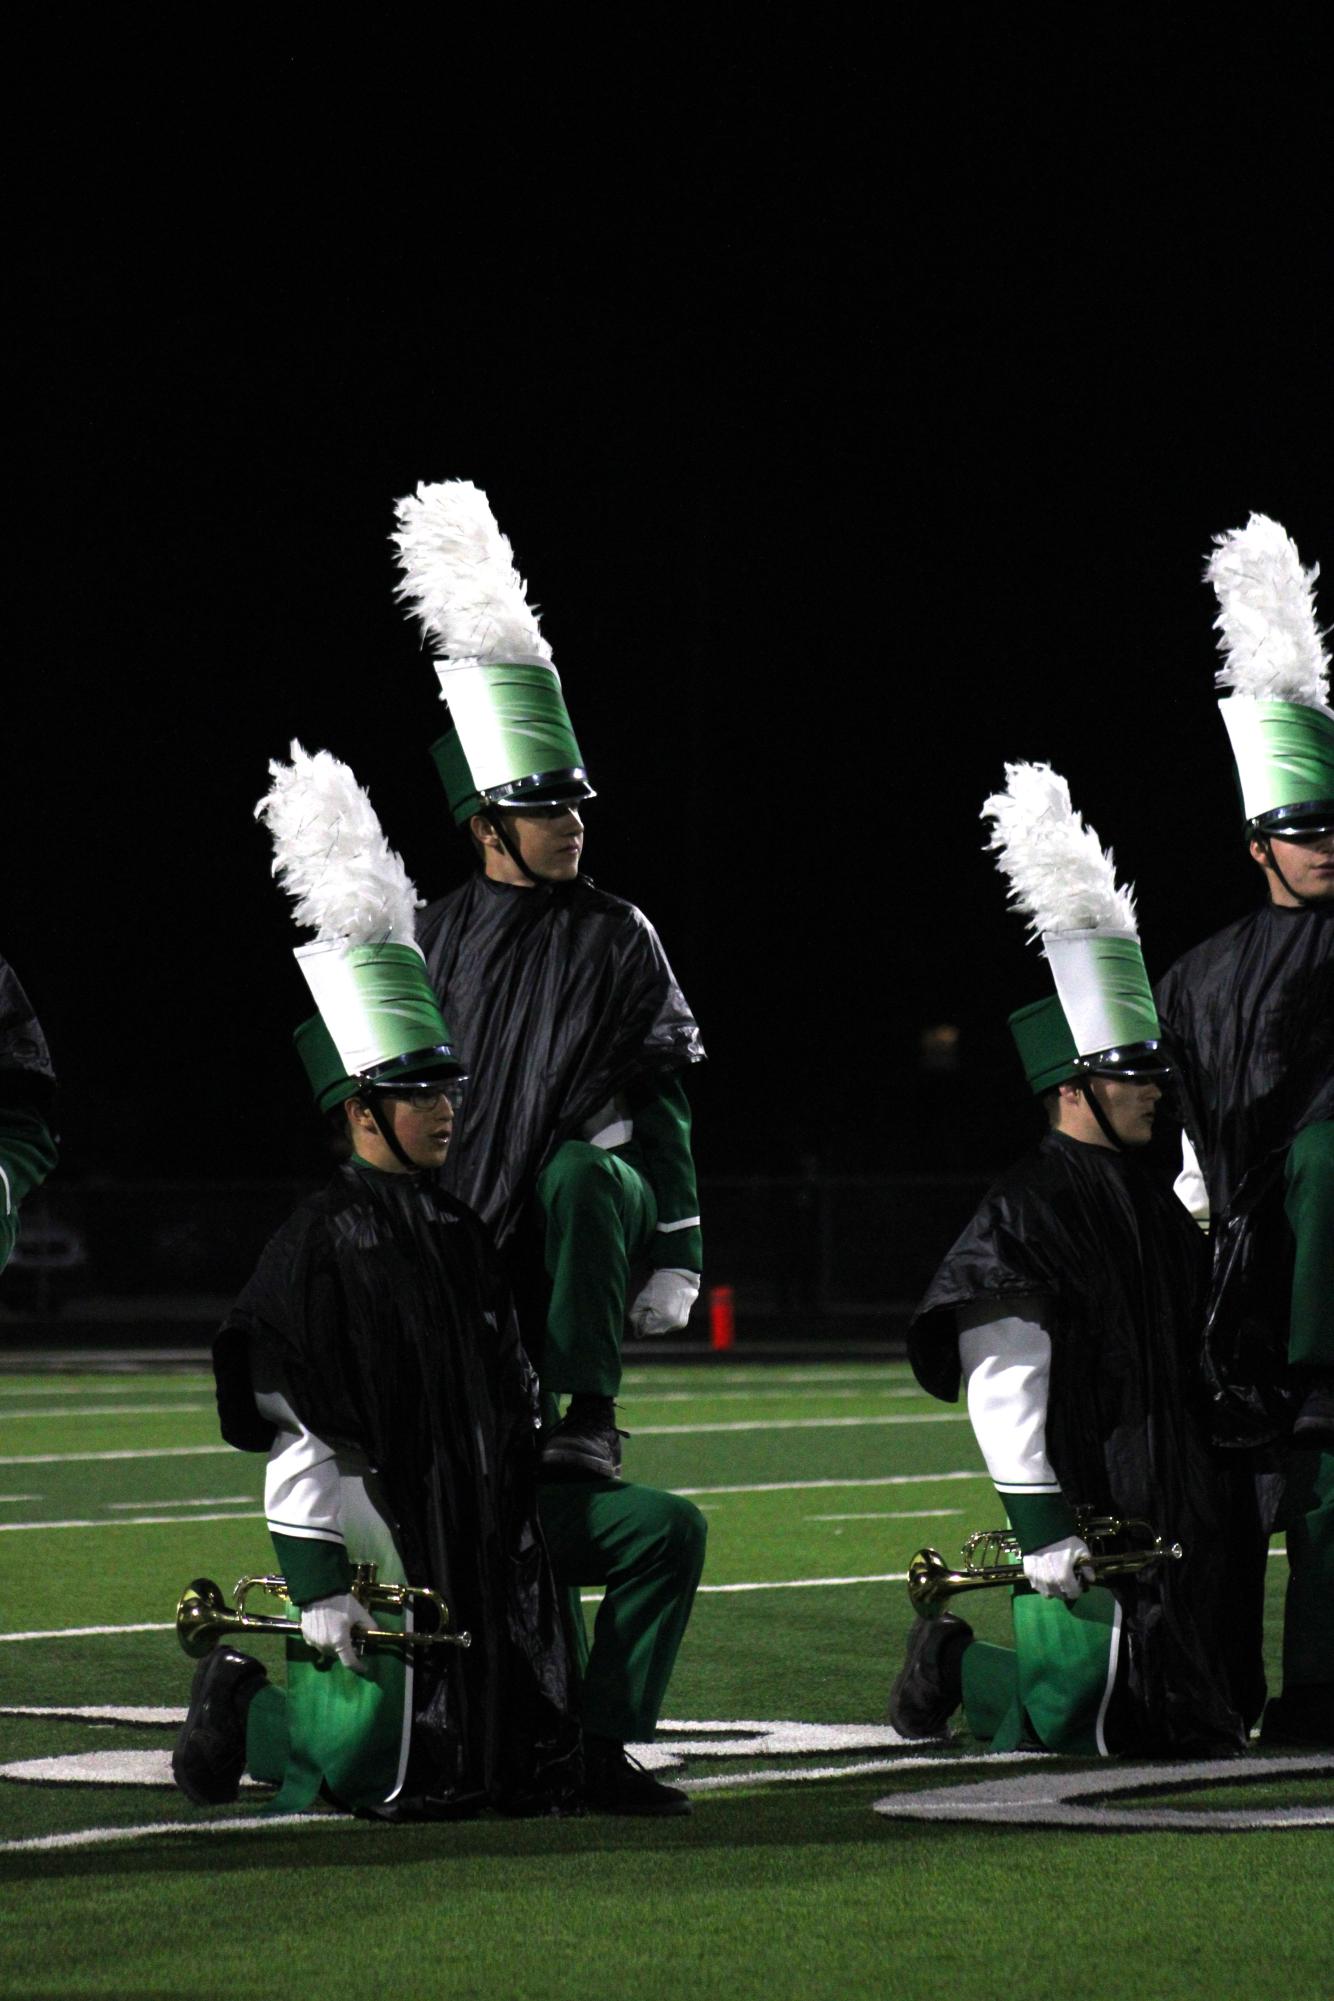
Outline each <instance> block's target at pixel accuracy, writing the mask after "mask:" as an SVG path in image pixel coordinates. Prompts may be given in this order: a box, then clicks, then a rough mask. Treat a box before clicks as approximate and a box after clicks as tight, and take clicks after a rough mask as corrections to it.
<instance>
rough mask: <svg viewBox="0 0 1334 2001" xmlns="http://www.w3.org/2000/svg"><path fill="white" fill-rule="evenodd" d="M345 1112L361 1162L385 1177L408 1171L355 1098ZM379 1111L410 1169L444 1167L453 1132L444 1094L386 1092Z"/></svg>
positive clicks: (371, 1117) (440, 1091) (451, 1111)
mask: <svg viewBox="0 0 1334 2001" xmlns="http://www.w3.org/2000/svg"><path fill="white" fill-rule="evenodd" d="M349 1110H350V1116H351V1120H352V1130H353V1139H354V1143H355V1145H356V1150H357V1152H358V1153H359V1154H360V1155H361V1157H362V1159H363V1160H365V1161H369V1163H370V1165H371V1166H372V1167H379V1168H382V1169H383V1170H384V1171H385V1172H386V1173H388V1174H406V1173H407V1172H408V1171H409V1170H408V1169H407V1168H405V1167H404V1165H403V1163H402V1161H401V1160H400V1159H399V1158H398V1155H397V1154H396V1153H395V1152H394V1150H393V1148H392V1147H391V1146H389V1145H388V1144H387V1142H386V1140H385V1137H384V1135H383V1133H382V1132H381V1131H380V1129H379V1126H378V1124H377V1123H376V1120H375V1118H374V1116H373V1115H372V1113H371V1112H369V1111H368V1110H367V1108H366V1107H365V1106H364V1105H363V1104H362V1103H361V1101H360V1100H359V1099H356V1098H354V1099H353V1100H352V1102H351V1106H350V1108H349ZM380 1110H381V1113H382V1115H383V1117H384V1118H386V1119H387V1120H388V1121H389V1123H390V1125H391V1126H392V1128H393V1133H394V1138H395V1139H396V1140H397V1141H398V1143H399V1145H400V1146H401V1147H402V1149H403V1151H404V1153H405V1154H406V1155H407V1157H408V1159H409V1160H410V1161H411V1162H412V1165H413V1167H414V1168H433V1167H443V1166H444V1164H445V1155H446V1154H447V1153H448V1152H449V1142H450V1139H451V1137H452V1136H453V1132H454V1107H453V1104H452V1103H451V1101H450V1097H449V1094H448V1093H447V1092H446V1091H444V1090H439V1091H413V1092H406V1091H405V1092H403V1093H402V1094H401V1095H396V1094H394V1093H392V1092H386V1093H385V1095H384V1096H383V1097H382V1098H381V1099H380Z"/></svg>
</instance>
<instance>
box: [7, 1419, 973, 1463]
mask: <svg viewBox="0 0 1334 2001" xmlns="http://www.w3.org/2000/svg"><path fill="white" fill-rule="evenodd" d="M967 1422H968V1413H967V1411H966V1410H957V1411H956V1410H941V1411H935V1410H928V1411H923V1412H921V1414H920V1415H919V1414H917V1413H916V1412H911V1413H910V1412H907V1411H904V1412H897V1411H896V1412H894V1413H893V1414H892V1415H890V1416H886V1417H753V1418H752V1417H747V1418H737V1419H736V1420H735V1421H729V1422H727V1423H719V1424H636V1425H632V1426H631V1428H630V1436H631V1437H632V1438H669V1437H672V1436H674V1435H675V1434H676V1433H678V1432H680V1433H683V1434H685V1435H686V1436H689V1437H691V1438H700V1437H702V1436H703V1435H704V1433H705V1432H706V1431H834V1430H841V1429H842V1428H843V1427H844V1426H846V1425H868V1424H967ZM0 1463H3V1462H0Z"/></svg>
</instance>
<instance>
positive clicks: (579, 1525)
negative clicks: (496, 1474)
mask: <svg viewBox="0 0 1334 2001" xmlns="http://www.w3.org/2000/svg"><path fill="white" fill-rule="evenodd" d="M538 1515H539V1519H540V1520H541V1523H542V1533H543V1536H544V1537H545V1538H546V1544H547V1549H548V1551H549V1552H550V1556H551V1565H552V1569H553V1570H554V1571H555V1574H556V1581H557V1583H559V1584H565V1585H580V1584H601V1585H605V1586H606V1591H605V1594H604V1596H603V1599H602V1603H601V1604H600V1605H599V1607H598V1611H597V1618H596V1620H595V1621H594V1625H593V1645H592V1649H591V1651H590V1652H589V1655H588V1659H587V1663H586V1666H585V1668H584V1674H583V1685H582V1689H581V1693H580V1703H579V1720H580V1723H581V1724H582V1726H583V1728H584V1730H585V1731H586V1732H587V1733H588V1734H589V1735H590V1736H593V1737H609V1738H611V1739H612V1740H613V1742H615V1743H618V1744H626V1743H634V1744H642V1743H644V1742H645V1741H646V1740H647V1739H648V1738H650V1737H652V1735H653V1732H654V1730H655V1728H656V1727H657V1722H658V1717H659V1715H660V1714H661V1712H662V1705H663V1701H664V1698H665V1697H666V1694H667V1684H668V1682H669V1681H670V1680H671V1678H672V1669H673V1668H674V1666H675V1665H676V1656H677V1653H678V1651H679V1649H680V1645H681V1640H682V1637H683V1635H684V1633H685V1629H686V1625H687V1622H688V1621H689V1618H690V1608H691V1606H692V1605H693V1604H694V1602H695V1587H696V1586H697V1585H698V1583H699V1579H700V1572H701V1571H702V1570H703V1568H704V1544H705V1539H706V1536H707V1533H708V1525H707V1523H706V1522H705V1520H704V1517H703V1515H702V1514H701V1513H700V1511H699V1509H698V1508H697V1507H696V1506H695V1505H694V1503H693V1501H687V1500H685V1499H684V1498H683V1497H682V1496H681V1495H680V1494H666V1493H663V1492H662V1491H661V1490H660V1489H659V1488H656V1487H636V1486H633V1485H632V1484H631V1483H630V1482H629V1481H627V1480H570V1481H560V1482H555V1481H551V1482H549V1483H547V1484H545V1485H543V1486H541V1487H539V1489H538ZM576 1605H577V1600H576ZM581 1624H582V1621H580V1625H581Z"/></svg>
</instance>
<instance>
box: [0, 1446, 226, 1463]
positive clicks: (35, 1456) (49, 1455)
mask: <svg viewBox="0 0 1334 2001" xmlns="http://www.w3.org/2000/svg"><path fill="white" fill-rule="evenodd" d="M235 1450H236V1447H235V1446H234V1445H222V1444H218V1445H149V1446H137V1445H136V1446H128V1445H126V1446H118V1447H117V1448H116V1450H115V1451H112V1452H4V1453H0V1466H90V1465H92V1464H93V1462H94V1461H95V1460H102V1459H204V1458H207V1457H208V1456H209V1455H210V1454H213V1453H216V1454H217V1455H218V1457H219V1458H224V1457H225V1458H228V1459H230V1458H231V1456H232V1454H233V1452H235Z"/></svg>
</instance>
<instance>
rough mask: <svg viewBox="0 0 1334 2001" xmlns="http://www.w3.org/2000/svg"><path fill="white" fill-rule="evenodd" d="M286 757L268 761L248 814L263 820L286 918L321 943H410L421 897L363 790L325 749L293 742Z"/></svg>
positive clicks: (350, 772) (346, 768)
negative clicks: (261, 791) (265, 786)
mask: <svg viewBox="0 0 1334 2001" xmlns="http://www.w3.org/2000/svg"><path fill="white" fill-rule="evenodd" d="M291 758H292V762H291V763H290V764H280V763H279V762H278V761H277V759H274V761H273V762H272V763H271V764H270V765H269V776H270V778H271V779H272V780H273V784H272V787H271V788H270V790H269V791H268V792H267V793H266V794H265V795H264V797H263V798H262V799H261V800H260V802H259V804H258V805H257V806H256V808H255V817H256V819H259V820H264V821H266V822H267V823H268V829H269V833H270V834H271V835H272V837H273V873H274V874H275V875H276V876H278V877H279V878H280V880H281V882H282V885H283V888H284V889H285V890H286V891H287V894H288V895H289V896H290V897H291V899H292V902H293V905H294V908H293V911H292V916H293V918H294V919H295V921H296V922H297V923H298V924H303V925H309V926H310V927H311V929H312V930H313V931H314V932H315V936H316V939H317V941H318V942H320V943H324V942H326V941H333V940H338V941H341V942H343V943H345V944H348V945H367V944H376V945H383V944H395V945H410V944H412V943H413V930H414V926H413V916H412V913H413V911H414V910H419V909H420V908H421V907H422V903H423V901H424V899H423V898H421V897H419V896H418V895H417V892H416V890H415V889H414V887H413V885H412V883H411V882H410V881H409V879H408V872H407V870H406V869H405V868H404V866H403V863H402V860H401V859H400V857H399V856H398V855H396V854H395V853H394V851H393V849H392V848H391V847H390V846H389V843H388V841H386V839H385V837H384V832H383V830H382V828H381V826H380V822H379V820H378V819H377V818H376V815H375V808H374V807H373V806H372V805H371V802H370V797H369V795H368V794H367V793H366V792H365V790H364V789H363V788H362V787H361V786H360V785H358V783H357V781H356V779H355V777H354V776H353V774H352V771H351V769H350V768H349V767H348V766H347V765H346V764H344V763H342V762H341V760H340V759H338V758H336V757H333V756H331V755H330V753H329V752H328V751H327V750H317V751H316V753H315V755H314V756H313V757H312V756H311V755H310V754H309V753H308V752H307V751H304V750H303V749H302V748H301V745H300V744H299V743H296V742H294V743H293V745H292V749H291Z"/></svg>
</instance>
